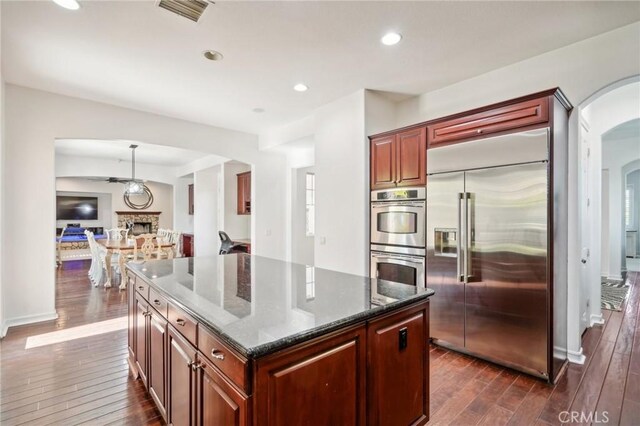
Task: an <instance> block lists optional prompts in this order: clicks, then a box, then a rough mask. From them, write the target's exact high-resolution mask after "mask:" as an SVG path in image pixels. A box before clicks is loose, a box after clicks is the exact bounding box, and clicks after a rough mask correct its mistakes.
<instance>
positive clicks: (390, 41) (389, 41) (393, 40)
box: [380, 33, 402, 46]
mask: <svg viewBox="0 0 640 426" xmlns="http://www.w3.org/2000/svg"><path fill="white" fill-rule="evenodd" d="M400 40H402V35H400V34H398V33H387V34H385V35H384V37H382V38H381V39H380V41H381V42H382V44H384V45H385V46H393V45H394V44H398V43H400Z"/></svg>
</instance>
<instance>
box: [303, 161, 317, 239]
mask: <svg viewBox="0 0 640 426" xmlns="http://www.w3.org/2000/svg"><path fill="white" fill-rule="evenodd" d="M305 188H306V202H305V203H306V206H307V237H313V236H314V235H315V232H316V175H314V174H313V173H307V181H306V184H305Z"/></svg>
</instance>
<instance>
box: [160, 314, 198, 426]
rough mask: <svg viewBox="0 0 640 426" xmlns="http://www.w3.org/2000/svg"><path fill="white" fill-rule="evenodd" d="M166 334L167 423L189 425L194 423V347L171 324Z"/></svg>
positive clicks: (176, 425) (179, 425) (180, 425)
mask: <svg viewBox="0 0 640 426" xmlns="http://www.w3.org/2000/svg"><path fill="white" fill-rule="evenodd" d="M168 336H169V345H168V351H167V376H168V378H169V383H168V385H169V388H168V393H167V394H168V407H169V412H168V423H169V424H170V425H174V426H190V425H193V424H195V402H196V394H195V390H196V383H195V375H194V366H195V362H196V349H195V348H194V347H193V346H191V344H189V342H187V341H186V340H185V339H184V338H183V337H182V336H181V335H180V333H178V332H177V331H176V330H175V329H174V328H173V327H171V326H169V334H168Z"/></svg>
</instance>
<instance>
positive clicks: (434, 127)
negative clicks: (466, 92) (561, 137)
mask: <svg viewBox="0 0 640 426" xmlns="http://www.w3.org/2000/svg"><path fill="white" fill-rule="evenodd" d="M548 121H549V99H548V98H547V97H543V98H538V99H532V100H527V101H524V102H518V103H515V104H511V105H506V106H499V107H495V108H490V109H486V110H483V111H480V112H477V113H472V114H468V113H464V114H463V115H461V116H453V117H451V118H448V119H444V120H442V121H438V122H436V123H433V124H429V125H428V126H427V138H428V141H429V148H435V147H437V146H440V145H448V144H451V143H455V142H462V141H466V140H470V139H477V138H481V137H483V136H485V135H495V134H497V133H501V132H508V131H512V130H514V129H521V128H524V127H528V126H534V125H538V124H541V123H546V122H548Z"/></svg>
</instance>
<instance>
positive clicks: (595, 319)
mask: <svg viewBox="0 0 640 426" xmlns="http://www.w3.org/2000/svg"><path fill="white" fill-rule="evenodd" d="M595 324H604V318H602V313H599V314H597V315H595V314H591V317H590V318H589V327H593V326H594V325H595Z"/></svg>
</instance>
